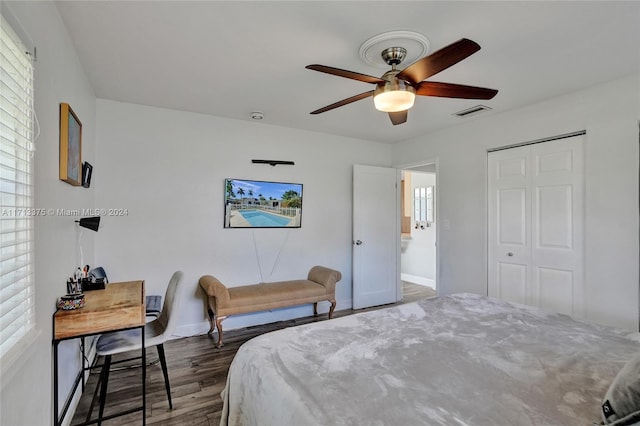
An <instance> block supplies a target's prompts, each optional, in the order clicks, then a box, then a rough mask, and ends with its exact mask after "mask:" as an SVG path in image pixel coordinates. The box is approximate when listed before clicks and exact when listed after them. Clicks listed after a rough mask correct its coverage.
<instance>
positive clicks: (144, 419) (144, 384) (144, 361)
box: [140, 326, 147, 426]
mask: <svg viewBox="0 0 640 426" xmlns="http://www.w3.org/2000/svg"><path fill="white" fill-rule="evenodd" d="M141 330H142V332H141V333H140V335H141V340H142V426H145V425H146V424H147V349H146V348H145V346H144V326H142V329H141Z"/></svg>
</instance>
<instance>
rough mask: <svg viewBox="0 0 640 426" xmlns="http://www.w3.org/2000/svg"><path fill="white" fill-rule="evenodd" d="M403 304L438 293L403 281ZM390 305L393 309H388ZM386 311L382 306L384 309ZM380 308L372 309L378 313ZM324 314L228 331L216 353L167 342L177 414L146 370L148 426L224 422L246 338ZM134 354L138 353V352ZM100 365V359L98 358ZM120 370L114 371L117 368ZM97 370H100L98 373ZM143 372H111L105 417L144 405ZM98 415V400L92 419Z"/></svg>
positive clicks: (77, 417) (153, 369)
mask: <svg viewBox="0 0 640 426" xmlns="http://www.w3.org/2000/svg"><path fill="white" fill-rule="evenodd" d="M403 294H404V297H403V300H402V302H398V303H409V302H413V301H415V300H418V299H422V298H426V297H433V296H435V292H434V291H433V290H432V289H430V288H429V287H423V286H420V285H416V284H411V283H406V282H405V283H403ZM386 306H389V305H386ZM383 307H384V306H383ZM378 308H379V307H374V308H368V309H367V310H371V309H378ZM362 311H364V310H358V311H354V310H352V309H348V310H342V311H337V312H336V313H335V314H334V318H335V317H340V316H345V315H351V314H353V313H357V312H362ZM324 320H326V314H325V315H319V316H318V317H306V318H298V319H294V320H289V321H280V322H277V323H272V324H265V325H259V326H254V327H247V328H243V329H237V330H230V331H228V332H225V345H224V346H223V347H222V348H220V349H216V348H215V347H214V341H213V339H212V338H211V337H210V336H208V335H202V336H193V337H186V338H181V339H175V340H171V341H169V342H167V343H165V352H166V356H167V365H168V369H169V377H170V381H171V396H172V400H173V410H170V409H169V404H168V402H167V395H166V392H165V387H164V380H163V377H162V371H161V369H160V364H154V365H151V366H149V367H148V368H147V419H146V420H147V421H146V423H147V424H148V425H163V426H164V425H166V426H169V425H176V426H177V425H180V426H200V425H215V426H217V425H218V424H219V423H220V415H221V413H222V399H221V398H220V392H222V390H223V389H224V386H225V381H226V378H227V371H228V369H229V365H230V364H231V361H232V360H233V357H234V356H235V353H236V351H237V350H238V348H239V347H240V346H241V345H242V344H243V343H244V342H246V341H247V340H249V339H251V338H253V337H255V336H258V335H260V334H264V333H268V332H270V331H274V330H279V329H282V328H287V327H291V326H295V325H301V324H307V323H310V322H316V321H324ZM131 356H132V354H131V353H129V354H123V356H122V357H116V356H114V357H113V360H114V361H116V360H118V359H126V358H128V357H131ZM134 356H135V354H134ZM147 359H148V361H150V362H153V361H155V360H157V352H156V350H155V348H150V349H149V350H148V351H147ZM99 361H100V360H99ZM131 364H135V361H131V362H128V363H123V364H120V365H118V366H117V367H121V366H126V365H131ZM114 368H116V367H114ZM96 372H97V370H96ZM140 374H141V369H140V368H129V369H122V370H119V371H112V373H111V375H110V377H109V389H108V393H107V403H106V407H105V416H107V415H109V414H111V413H115V412H119V411H123V410H126V409H128V408H133V407H137V406H140V405H141V398H140V396H139V394H140V380H141V377H140ZM98 377H99V375H98V374H92V375H91V377H90V378H89V381H88V382H87V385H86V386H85V391H84V393H83V395H82V398H81V400H80V403H79V405H78V408H77V410H76V412H75V414H74V417H73V420H72V425H73V424H78V423H82V422H84V421H86V420H87V413H88V411H89V409H90V406H91V403H92V400H93V396H94V391H95V389H96V384H97V381H98ZM97 413H98V402H97V397H96V398H95V407H94V409H93V417H92V418H96V416H97ZM103 424H105V425H140V424H142V413H141V412H137V413H132V414H128V415H126V416H123V417H117V418H114V419H112V420H108V421H105V422H103Z"/></svg>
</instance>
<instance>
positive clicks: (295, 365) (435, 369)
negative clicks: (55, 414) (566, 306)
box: [221, 294, 640, 426]
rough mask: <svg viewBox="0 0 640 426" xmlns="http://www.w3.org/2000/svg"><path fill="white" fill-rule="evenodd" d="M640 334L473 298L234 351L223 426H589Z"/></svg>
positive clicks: (302, 331) (357, 317) (318, 326)
mask: <svg viewBox="0 0 640 426" xmlns="http://www.w3.org/2000/svg"><path fill="white" fill-rule="evenodd" d="M639 351H640V335H638V333H629V332H628V331H623V330H619V329H614V328H610V327H606V326H601V325H596V324H592V323H588V322H583V321H577V320H574V319H571V318H570V317H568V316H566V315H561V314H557V313H552V312H547V311H544V310H540V309H537V308H533V307H529V306H524V305H518V304H513V303H508V302H505V301H501V300H497V299H491V298H487V297H483V296H478V295H474V294H456V295H450V296H444V297H436V298H432V299H425V300H422V301H418V302H414V303H408V304H403V305H397V306H393V307H389V308H384V309H379V310H375V311H368V312H363V313H359V314H354V315H349V316H345V317H341V318H337V319H333V320H330V321H323V322H318V323H313V324H307V325H302V326H297V327H292V328H288V329H284V330H280V331H275V332H271V333H268V334H265V335H262V336H259V337H256V338H254V339H252V340H250V341H248V342H246V343H245V344H244V345H242V346H241V347H240V349H239V350H238V352H237V354H236V356H235V358H234V360H233V362H232V364H231V367H230V370H229V374H228V376H227V384H226V387H225V390H224V391H223V393H222V396H223V401H224V408H223V415H222V420H221V425H234V426H235V425H245V426H248V425H260V426H269V425H279V426H283V425H292V426H294V425H295V426H307V425H510V426H511V425H563V426H569V425H581V426H584V425H590V424H592V423H593V422H599V421H600V420H601V414H600V407H601V403H602V400H603V397H604V395H605V393H606V391H607V388H608V387H609V385H610V383H611V382H612V381H613V379H614V377H615V376H616V374H617V373H618V371H619V370H620V369H621V368H622V367H623V366H624V365H625V363H626V362H627V361H628V360H629V359H630V358H631V357H632V356H633V355H634V354H635V353H637V352H639Z"/></svg>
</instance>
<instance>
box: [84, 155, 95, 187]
mask: <svg viewBox="0 0 640 426" xmlns="http://www.w3.org/2000/svg"><path fill="white" fill-rule="evenodd" d="M92 174H93V166H92V165H91V164H89V163H88V162H86V161H85V162H84V163H82V186H83V187H85V188H89V187H90V186H91V175H92Z"/></svg>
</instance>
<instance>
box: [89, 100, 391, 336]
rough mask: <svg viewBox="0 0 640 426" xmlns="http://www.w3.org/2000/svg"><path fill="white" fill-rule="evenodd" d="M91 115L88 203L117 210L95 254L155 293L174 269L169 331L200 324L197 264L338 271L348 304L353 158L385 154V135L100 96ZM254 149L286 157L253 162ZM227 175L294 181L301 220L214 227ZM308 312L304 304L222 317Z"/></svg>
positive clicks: (235, 278) (232, 279)
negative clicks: (175, 317) (325, 130)
mask: <svg viewBox="0 0 640 426" xmlns="http://www.w3.org/2000/svg"><path fill="white" fill-rule="evenodd" d="M97 116H98V133H97V140H98V153H97V160H96V164H97V166H96V167H95V168H94V174H93V176H94V184H95V187H96V191H97V196H96V207H98V208H106V209H110V208H124V209H127V215H125V216H120V217H105V218H104V219H103V222H104V226H103V228H102V229H101V230H100V233H99V234H98V235H97V236H96V258H97V259H98V261H99V263H100V264H101V265H102V266H104V267H105V268H106V270H107V273H108V274H109V279H110V281H119V280H130V279H144V280H145V283H146V291H147V294H164V290H165V288H166V285H167V282H168V280H169V277H170V276H171V274H172V273H173V271H175V270H177V269H180V270H182V271H183V272H184V273H185V275H184V280H185V287H186V291H187V297H186V298H185V303H184V307H183V308H182V309H181V317H180V321H179V325H178V334H179V335H193V334H198V333H204V332H206V331H207V330H208V322H207V319H206V311H205V305H204V295H203V293H202V291H201V290H200V289H199V287H198V279H199V278H200V277H201V276H202V275H204V274H212V275H214V276H216V277H217V278H219V279H220V280H221V281H222V282H224V283H226V284H227V285H229V286H238V285H243V284H252V283H257V282H260V281H261V280H263V281H267V282H268V281H278V280H285V279H293V278H303V277H306V274H307V273H308V270H309V269H310V268H311V267H312V266H313V265H316V264H320V265H325V266H328V267H332V268H335V269H337V270H339V271H341V272H342V281H341V282H340V283H339V284H338V287H337V294H336V296H337V302H338V309H344V308H350V307H351V238H352V236H351V227H352V223H351V211H352V208H351V198H352V197H351V194H352V183H351V182H352V169H353V164H354V163H361V164H370V165H383V166H384V165H386V166H388V165H390V159H391V146H390V145H387V144H379V143H371V142H366V141H361V140H354V139H347V138H342V137H336V136H330V135H326V134H319V133H312V132H305V131H299V130H293V129H287V128H283V127H276V126H270V125H268V124H262V123H257V122H245V121H239V120H230V119H225V118H218V117H212V116H206V115H200V114H194V113H188V112H180V111H173V110H167V109H159V108H151V107H145V106H139V105H132V104H124V103H118V102H113V101H107V100H98V102H97ZM256 158H257V159H277V160H292V161H294V162H295V166H282V165H281V166H276V167H272V166H269V165H264V164H252V163H251V160H252V159H256ZM225 178H239V179H253V180H267V181H277V182H294V183H302V184H303V212H302V228H299V229H254V230H252V229H224V228H223V213H224V207H223V200H224V194H223V190H224V179H225ZM260 271H261V273H260ZM320 309H321V310H322V309H323V310H324V311H327V310H328V303H327V304H324V305H321V306H320ZM311 314H312V307H311V306H310V305H309V306H304V307H298V308H293V309H283V310H278V311H275V312H272V313H269V312H267V313H259V314H254V315H246V316H239V317H230V318H229V319H227V320H225V322H224V325H225V329H232V328H235V327H240V326H246V325H249V324H258V323H265V322H272V321H277V320H281V319H285V318H293V317H299V316H305V315H311Z"/></svg>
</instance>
